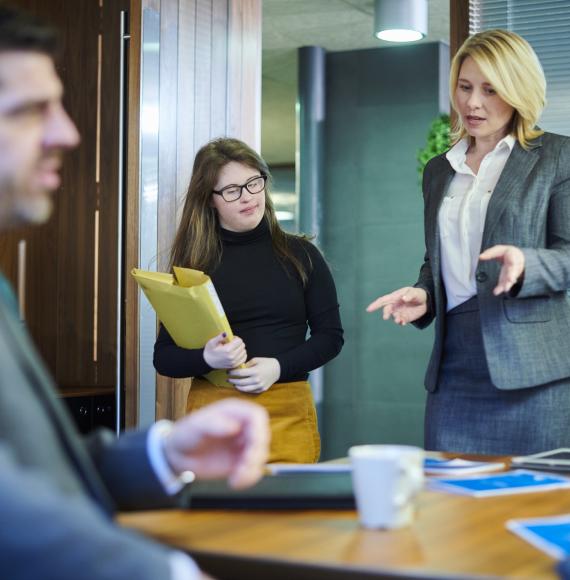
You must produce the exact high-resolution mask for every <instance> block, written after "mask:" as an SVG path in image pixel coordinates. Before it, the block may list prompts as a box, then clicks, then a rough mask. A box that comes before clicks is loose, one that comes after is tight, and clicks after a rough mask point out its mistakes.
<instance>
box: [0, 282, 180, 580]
mask: <svg viewBox="0 0 570 580" xmlns="http://www.w3.org/2000/svg"><path fill="white" fill-rule="evenodd" d="M5 288H6V282H5V280H4V279H3V278H2V276H1V275H0V520H1V522H2V523H1V525H0V571H1V572H0V575H1V576H2V577H3V578H10V580H30V579H32V578H33V579H38V580H40V579H41V580H44V579H48V578H49V579H54V580H56V579H57V580H67V579H69V580H76V579H77V578H81V579H86V580H119V579H120V580H125V579H127V578H137V579H149V580H150V579H152V580H157V579H161V578H165V579H166V578H169V577H170V569H169V562H168V552H167V550H166V549H165V548H163V547H161V546H160V545H158V544H155V543H153V542H151V541H150V540H146V539H144V538H142V537H138V536H136V535H134V534H132V533H130V532H127V531H124V530H122V529H121V528H119V527H118V526H116V525H115V524H114V523H113V521H112V518H111V516H112V513H113V511H114V510H115V507H118V508H121V509H129V508H134V507H158V506H164V505H167V504H170V503H171V502H172V500H171V499H170V498H168V497H167V496H166V495H165V494H164V492H163V490H162V488H161V486H160V484H159V482H158V480H157V479H156V477H155V475H154V473H153V471H152V469H151V467H150V465H149V463H148V460H147V455H146V443H145V440H146V434H145V433H141V434H133V435H130V436H125V437H123V438H121V439H119V440H118V441H116V440H115V439H114V437H113V436H112V434H110V433H109V432H107V433H105V434H99V435H98V436H96V437H94V438H92V439H91V441H90V442H89V443H88V444H86V443H85V442H84V441H83V440H82V439H81V437H80V436H79V434H78V433H77V432H76V430H75V428H74V426H73V425H72V424H71V421H70V419H69V418H68V417H67V413H66V410H65V409H64V408H63V407H62V405H61V403H60V401H59V400H58V399H57V397H56V396H55V391H54V388H53V384H52V381H51V379H50V377H49V375H48V373H47V372H46V370H45V368H44V366H43V364H42V363H41V361H40V359H39V357H38V355H37V354H36V351H35V349H34V346H33V345H32V343H31V341H30V339H29V337H28V335H27V333H26V332H25V330H24V329H23V328H22V324H21V322H20V320H19V319H18V317H17V315H16V312H15V309H14V304H13V299H12V297H11V296H10V295H7V293H6V291H5Z"/></svg>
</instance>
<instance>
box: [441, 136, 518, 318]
mask: <svg viewBox="0 0 570 580" xmlns="http://www.w3.org/2000/svg"><path fill="white" fill-rule="evenodd" d="M514 145H515V138H514V137H513V136H512V135H507V136H506V137H504V138H503V139H501V141H499V142H498V143H497V145H496V147H495V148H494V149H493V151H491V152H489V153H487V155H485V157H483V160H482V161H481V166H480V167H479V172H478V173H477V175H475V174H474V173H473V171H472V170H471V168H470V167H469V166H468V165H467V163H466V153H467V147H468V143H467V140H466V139H462V140H461V141H459V142H458V143H456V144H455V145H454V146H453V147H452V148H451V149H450V150H449V151H448V152H447V155H446V157H447V160H448V161H449V163H450V165H451V167H452V168H453V170H454V171H455V175H454V176H453V179H452V180H451V183H450V185H449V189H448V191H447V193H446V195H445V197H444V198H443V201H442V204H441V207H440V210H439V216H438V224H439V236H440V242H441V274H442V277H443V282H444V284H445V290H446V293H447V310H448V311H449V310H451V309H452V308H454V307H455V306H457V305H459V304H461V303H463V302H465V301H466V300H469V298H471V297H472V296H475V294H476V293H477V284H476V282H475V272H476V270H477V264H478V261H479V254H480V253H481V241H482V238H483V229H484V227H485V217H486V215H487V207H488V205H489V200H490V199H491V195H492V194H493V190H494V189H495V186H496V185H497V182H498V181H499V177H500V176H501V172H502V171H503V168H504V167H505V164H506V163H507V159H508V158H509V155H510V154H511V151H512V150H513V147H514Z"/></svg>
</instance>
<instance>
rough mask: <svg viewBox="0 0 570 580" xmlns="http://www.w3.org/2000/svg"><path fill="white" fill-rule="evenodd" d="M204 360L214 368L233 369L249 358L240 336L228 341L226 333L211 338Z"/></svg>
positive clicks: (206, 347) (205, 349) (207, 344)
mask: <svg viewBox="0 0 570 580" xmlns="http://www.w3.org/2000/svg"><path fill="white" fill-rule="evenodd" d="M204 360H205V361H206V362H207V363H208V364H209V365H210V366H211V367H212V368H213V369H233V368H234V367H239V366H240V365H241V364H243V363H244V362H245V361H246V360H247V352H246V350H245V344H244V342H243V340H242V339H241V338H239V336H234V337H233V339H232V340H230V341H228V338H227V336H226V333H225V332H223V333H222V334H218V336H214V338H211V339H210V340H209V341H208V342H207V343H206V346H205V347H204Z"/></svg>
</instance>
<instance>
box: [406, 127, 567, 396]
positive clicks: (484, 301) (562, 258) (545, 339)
mask: <svg viewBox="0 0 570 580" xmlns="http://www.w3.org/2000/svg"><path fill="white" fill-rule="evenodd" d="M453 175H454V171H453V169H452V168H451V165H450V164H449V162H448V161H447V159H446V157H445V154H443V155H439V156H438V157H435V158H434V159H432V160H431V161H430V162H429V163H428V164H427V166H426V168H425V171H424V178H423V194H424V203H425V212H424V217H425V243H426V254H425V261H424V264H423V266H422V268H421V270H420V275H419V278H418V281H417V284H416V286H418V287H421V288H424V289H425V290H426V291H427V292H428V295H429V310H428V313H427V314H426V315H425V316H424V317H422V318H421V319H420V320H418V321H417V322H416V326H418V327H420V328H423V327H425V326H427V325H428V324H430V323H431V321H432V320H433V318H434V317H435V319H436V329H435V342H434V347H433V351H432V354H431V358H430V361H429V365H428V369H427V372H426V377H425V386H426V388H427V389H428V391H434V390H435V389H436V386H437V379H438V372H439V366H440V362H441V356H442V347H443V339H444V336H445V312H446V298H445V288H444V286H443V281H442V278H441V273H440V247H439V231H438V220H437V216H438V212H439V208H440V205H441V203H442V201H443V198H444V196H445V194H446V191H447V189H448V187H449V184H450V182H451V179H452V177H453ZM496 244H509V245H515V246H518V247H519V248H521V249H522V250H523V252H524V255H525V272H524V279H523V281H522V285H520V287H519V288H517V290H518V292H516V291H515V292H513V291H511V295H509V296H505V295H502V296H494V295H493V288H494V287H495V285H496V283H497V280H498V275H499V270H500V265H499V264H498V263H497V262H496V261H492V262H480V263H479V266H478V268H477V272H476V281H477V296H478V300H479V308H480V313H481V327H482V334H483V342H484V345H485V354H486V357H487V364H488V366H489V371H490V374H491V380H492V382H493V384H494V385H495V386H496V387H497V388H499V389H505V390H508V389H520V388H529V387H534V386H538V385H543V384H545V383H549V382H551V381H556V380H559V379H564V378H567V377H570V298H569V296H568V294H567V290H568V289H569V288H570V138H568V137H562V136H560V135H554V134H551V133H545V134H544V135H542V136H541V137H538V138H537V139H535V140H534V141H532V142H531V144H530V148H529V149H528V150H525V149H523V148H522V147H521V146H520V145H519V144H518V142H517V143H516V144H515V146H514V148H513V151H512V153H511V155H510V157H509V159H508V161H507V163H506V165H505V168H504V169H503V172H502V174H501V176H500V178H499V181H498V183H497V185H496V187H495V190H494V192H493V195H492V196H491V200H490V202H489V206H488V210H487V218H486V221H485V228H484V231H483V240H482V243H481V251H484V250H486V249H487V248H490V247H491V246H494V245H496Z"/></svg>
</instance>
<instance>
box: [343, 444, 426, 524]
mask: <svg viewBox="0 0 570 580" xmlns="http://www.w3.org/2000/svg"><path fill="white" fill-rule="evenodd" d="M349 456H350V461H351V464H352V482H353V488H354V495H355V498H356V506H357V508H358V515H359V519H360V523H361V524H362V525H363V526H364V527H366V528H387V529H391V528H400V527H403V526H406V525H408V524H410V523H411V521H412V519H413V517H414V501H413V500H414V497H415V495H416V494H417V493H418V492H419V491H420V489H421V488H422V486H423V481H424V470H423V462H424V450H423V449H420V448H419V447H411V446H409V445H357V446H355V447H351V448H350V449H349Z"/></svg>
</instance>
